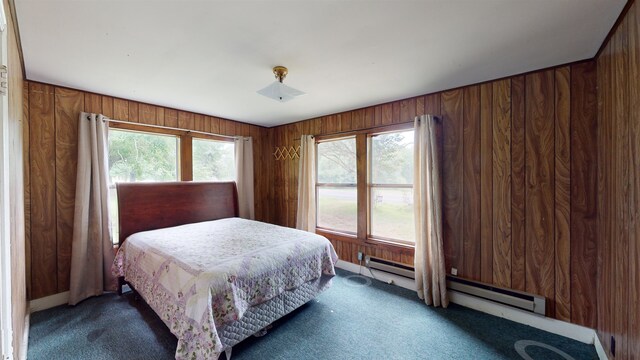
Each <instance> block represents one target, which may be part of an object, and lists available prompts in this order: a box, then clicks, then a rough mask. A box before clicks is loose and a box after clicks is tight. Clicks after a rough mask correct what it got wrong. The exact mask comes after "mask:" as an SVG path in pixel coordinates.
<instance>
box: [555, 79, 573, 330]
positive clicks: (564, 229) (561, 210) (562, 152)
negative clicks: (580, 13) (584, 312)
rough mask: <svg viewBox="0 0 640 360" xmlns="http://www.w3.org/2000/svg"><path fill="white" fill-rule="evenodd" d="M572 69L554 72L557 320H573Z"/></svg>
mask: <svg viewBox="0 0 640 360" xmlns="http://www.w3.org/2000/svg"><path fill="white" fill-rule="evenodd" d="M570 71H571V70H570V68H569V67H568V66H565V67H562V68H559V69H556V71H555V115H556V116H555V130H554V131H555V148H554V150H555V164H554V166H555V174H554V181H555V185H554V186H555V199H554V200H555V205H554V208H555V218H554V226H555V229H554V234H555V273H556V275H555V280H556V284H555V292H556V318H557V319H560V320H565V321H570V320H571V283H570V277H571V238H570V235H571V234H570V230H569V223H570V207H571V204H570V201H571V200H570V192H571V189H570V188H571V169H570V166H571V141H570V139H569V132H570V129H569V126H570V120H571V104H570V96H571V95H570V94H571V88H570V76H571V72H570Z"/></svg>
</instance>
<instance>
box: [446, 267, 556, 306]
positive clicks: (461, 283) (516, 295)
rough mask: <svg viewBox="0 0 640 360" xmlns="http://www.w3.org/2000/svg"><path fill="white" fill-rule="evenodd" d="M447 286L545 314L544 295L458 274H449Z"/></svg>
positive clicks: (454, 289) (468, 293)
mask: <svg viewBox="0 0 640 360" xmlns="http://www.w3.org/2000/svg"><path fill="white" fill-rule="evenodd" d="M447 288H448V289H450V290H453V291H457V292H461V293H464V294H467V295H471V296H475V297H478V298H482V299H485V300H490V301H493V302H496V303H500V304H504V305H508V306H512V307H515V308H518V309H521V310H525V311H529V312H532V313H535V314H539V315H545V305H546V300H545V298H544V297H543V296H539V295H533V294H529V293H526V292H522V291H517V290H512V289H507V288H502V287H498V286H493V285H489V284H485V283H481V282H478V281H473V280H467V279H462V278H459V277H457V276H447Z"/></svg>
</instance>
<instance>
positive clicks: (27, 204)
mask: <svg viewBox="0 0 640 360" xmlns="http://www.w3.org/2000/svg"><path fill="white" fill-rule="evenodd" d="M22 94H23V96H22V101H23V104H22V112H23V121H22V122H23V126H22V139H23V143H22V144H23V145H22V146H23V147H22V156H23V168H24V224H25V229H24V237H25V267H26V271H25V277H26V282H27V284H26V287H27V299H30V298H31V165H30V164H31V161H30V156H29V141H30V139H29V138H30V133H29V83H27V82H24V84H23V87H22Z"/></svg>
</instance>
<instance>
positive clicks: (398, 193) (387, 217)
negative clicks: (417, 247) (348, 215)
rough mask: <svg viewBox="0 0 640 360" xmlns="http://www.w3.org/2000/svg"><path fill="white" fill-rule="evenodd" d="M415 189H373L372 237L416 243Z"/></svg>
mask: <svg viewBox="0 0 640 360" xmlns="http://www.w3.org/2000/svg"><path fill="white" fill-rule="evenodd" d="M414 234H415V228H414V222H413V189H406V188H404V189H403V188H397V189H389V188H372V189H371V235H372V236H373V237H374V238H375V237H378V238H387V239H397V240H403V241H408V242H414V241H415V236H414Z"/></svg>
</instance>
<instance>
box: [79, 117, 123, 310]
mask: <svg viewBox="0 0 640 360" xmlns="http://www.w3.org/2000/svg"><path fill="white" fill-rule="evenodd" d="M107 139H108V124H107V123H106V122H105V118H104V117H103V116H102V115H96V114H87V113H84V112H83V113H81V114H80V119H79V123H78V170H77V180H76V202H75V213H74V220H73V242H72V248H71V279H70V289H69V304H70V305H75V304H77V303H78V302H80V301H82V300H84V299H86V298H88V297H90V296H95V295H100V294H102V293H103V291H105V290H114V289H115V278H114V277H113V275H112V274H111V265H112V263H113V257H114V250H113V243H112V242H111V236H110V229H109V188H108V182H109V178H108V176H109V172H108V162H109V151H108V140H107Z"/></svg>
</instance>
